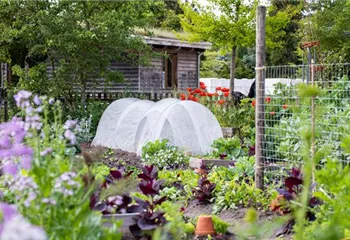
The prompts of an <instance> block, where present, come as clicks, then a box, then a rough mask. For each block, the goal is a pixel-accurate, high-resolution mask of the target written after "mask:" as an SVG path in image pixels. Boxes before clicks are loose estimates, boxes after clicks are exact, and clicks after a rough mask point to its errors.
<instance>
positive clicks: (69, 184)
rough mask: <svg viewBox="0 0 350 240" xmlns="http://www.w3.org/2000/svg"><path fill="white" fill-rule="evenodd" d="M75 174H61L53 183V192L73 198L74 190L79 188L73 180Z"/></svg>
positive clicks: (78, 184) (77, 183)
mask: <svg viewBox="0 0 350 240" xmlns="http://www.w3.org/2000/svg"><path fill="white" fill-rule="evenodd" d="M76 177H77V174H76V173H74V172H65V173H63V174H62V175H61V176H60V177H59V178H58V179H57V180H56V182H55V185H54V192H57V193H62V194H63V196H65V197H67V196H73V194H74V190H75V189H76V188H79V187H80V183H79V182H77V181H76V180H75V178H76Z"/></svg>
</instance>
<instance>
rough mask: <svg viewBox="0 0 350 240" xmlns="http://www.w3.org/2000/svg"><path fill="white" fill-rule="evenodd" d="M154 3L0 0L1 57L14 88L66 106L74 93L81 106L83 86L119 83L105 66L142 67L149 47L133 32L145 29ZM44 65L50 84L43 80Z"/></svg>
mask: <svg viewBox="0 0 350 240" xmlns="http://www.w3.org/2000/svg"><path fill="white" fill-rule="evenodd" d="M156 5H159V3H157V2H154V1H148V0H146V1H137V2H135V1H127V2H120V1H115V2H86V1H76V2H75V1H72V2H61V1H58V2H52V1H47V2H40V3H35V2H23V3H21V2H11V1H10V2H9V1H1V2H0V9H1V10H0V11H1V12H0V13H1V14H0V16H1V17H0V18H1V21H0V22H1V25H0V30H1V33H2V34H1V35H0V58H1V60H2V61H6V62H11V64H12V66H15V68H14V70H15V71H14V73H15V74H17V75H18V77H19V83H18V87H19V88H21V89H29V90H32V91H34V92H36V93H42V94H45V95H49V96H52V97H60V98H64V99H65V101H67V102H72V101H73V100H75V98H76V96H74V95H73V93H79V94H81V98H82V102H83V103H84V102H85V100H86V88H87V85H90V86H94V85H96V83H97V79H101V78H102V79H106V81H105V84H106V85H108V84H109V82H120V81H121V80H123V78H124V77H123V76H122V74H121V73H120V72H116V71H114V70H111V69H109V68H108V67H109V65H110V62H111V61H122V62H129V63H130V64H135V65H138V64H147V62H148V59H149V56H150V48H149V47H148V46H147V45H146V44H145V42H144V41H143V39H142V38H141V37H137V34H136V32H135V30H136V28H147V27H149V25H150V23H151V22H152V20H153V19H154V17H155V15H154V12H152V7H154V6H156ZM130 49H132V50H134V51H133V52H130V51H129V50H130ZM135 52H142V53H143V54H142V55H141V56H138V54H135ZM126 53H127V54H126ZM46 66H49V67H50V68H51V74H50V78H51V80H50V81H47V77H46V76H44V75H45V68H46ZM21 69H22V70H21ZM28 69H29V71H28ZM13 80H14V83H16V82H17V79H16V78H13Z"/></svg>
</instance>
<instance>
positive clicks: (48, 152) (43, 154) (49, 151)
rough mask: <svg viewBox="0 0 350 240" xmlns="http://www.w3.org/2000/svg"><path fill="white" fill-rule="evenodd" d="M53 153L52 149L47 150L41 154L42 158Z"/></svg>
mask: <svg viewBox="0 0 350 240" xmlns="http://www.w3.org/2000/svg"><path fill="white" fill-rule="evenodd" d="M50 153H52V148H46V149H45V150H44V151H41V152H40V156H46V155H47V154H50Z"/></svg>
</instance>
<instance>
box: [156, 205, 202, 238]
mask: <svg viewBox="0 0 350 240" xmlns="http://www.w3.org/2000/svg"><path fill="white" fill-rule="evenodd" d="M180 208H181V206H180V205H178V204H175V203H172V202H169V201H165V202H164V203H162V205H161V206H160V209H161V210H162V211H164V212H165V218H166V219H167V220H168V221H169V222H168V223H167V224H166V225H165V226H164V228H163V229H158V230H157V232H156V233H155V235H154V237H153V238H152V239H155V240H163V239H164V240H166V239H169V236H168V235H167V233H170V235H171V237H172V239H174V240H185V239H188V238H189V235H191V234H193V233H194V230H195V227H194V225H193V224H192V223H186V221H185V219H184V215H183V212H182V211H181V210H180Z"/></svg>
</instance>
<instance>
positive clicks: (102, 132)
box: [92, 98, 139, 148]
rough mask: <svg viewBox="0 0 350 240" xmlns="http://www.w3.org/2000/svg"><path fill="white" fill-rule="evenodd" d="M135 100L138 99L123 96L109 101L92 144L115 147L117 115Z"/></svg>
mask: <svg viewBox="0 0 350 240" xmlns="http://www.w3.org/2000/svg"><path fill="white" fill-rule="evenodd" d="M136 101H139V99H137V98H123V99H120V100H117V101H114V102H113V103H111V104H110V105H109V106H108V107H107V108H106V110H105V111H104V112H103V114H102V117H101V119H100V122H99V124H98V127H97V131H96V136H95V138H94V140H93V141H92V145H94V146H105V147H110V148H113V147H115V135H116V131H117V123H118V121H119V117H120V115H121V114H122V112H123V111H124V110H125V109H126V108H127V107H128V106H129V105H131V104H132V103H134V102H136Z"/></svg>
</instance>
